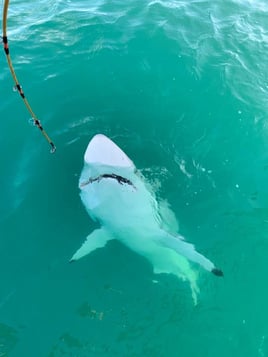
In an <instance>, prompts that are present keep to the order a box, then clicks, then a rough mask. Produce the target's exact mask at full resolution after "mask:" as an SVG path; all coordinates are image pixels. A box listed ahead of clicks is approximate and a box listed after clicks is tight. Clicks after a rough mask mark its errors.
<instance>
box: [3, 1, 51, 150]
mask: <svg viewBox="0 0 268 357" xmlns="http://www.w3.org/2000/svg"><path fill="white" fill-rule="evenodd" d="M8 5H9V0H5V2H4V8H3V37H2V39H3V46H4V51H5V54H6V58H7V63H8V67H9V69H10V73H11V75H12V77H13V80H14V82H15V86H14V89H15V90H16V91H17V92H18V93H19V94H20V96H21V98H22V100H23V102H24V104H25V106H26V108H27V110H28V112H29V113H30V114H31V118H32V122H33V124H34V125H35V126H36V127H37V128H38V129H39V130H40V131H41V133H42V134H43V136H44V137H45V139H46V140H47V142H48V143H49V145H50V146H51V150H50V152H51V153H54V152H55V151H56V146H55V145H54V143H53V142H52V140H51V139H50V137H49V136H48V134H47V133H46V131H45V130H44V128H43V126H42V124H41V122H40V120H39V119H38V118H37V116H36V115H35V114H34V112H33V110H32V108H31V106H30V104H29V102H28V100H27V99H26V97H25V94H24V92H23V90H22V87H21V85H20V84H19V81H18V79H17V76H16V73H15V70H14V68H13V65H12V61H11V58H10V53H9V46H8V39H7V12H8Z"/></svg>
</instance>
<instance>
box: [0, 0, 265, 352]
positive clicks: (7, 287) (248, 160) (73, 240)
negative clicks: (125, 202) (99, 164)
mask: <svg viewBox="0 0 268 357" xmlns="http://www.w3.org/2000/svg"><path fill="white" fill-rule="evenodd" d="M267 13H268V5H267V2H266V1H264V0H255V1H253V0H244V1H241V0H236V1H230V0H229V1H205V0H204V1H202V0H200V1H190V0H189V1H178V0H174V1H166V2H165V1H144V2H141V1H114V2H110V1H105V0H96V1H94V2H90V1H73V0H69V1H61V0H56V1H51V0H47V1H44V0H42V1H39V2H34V3H33V2H30V3H27V2H26V1H25V0H15V1H13V2H11V4H10V8H9V17H8V35H9V43H10V50H11V56H12V60H13V64H14V67H15V70H16V72H17V75H18V78H19V81H20V83H21V84H22V86H23V89H24V91H25V94H26V96H27V98H28V99H29V102H30V104H31V106H32V107H33V110H34V111H35V113H36V114H37V116H38V117H39V119H40V120H41V121H42V123H43V125H44V127H45V129H46V130H47V132H48V133H49V135H50V136H51V137H52V139H53V141H54V142H55V144H56V146H57V153H56V154H55V155H50V154H49V146H48V145H47V143H46V142H45V140H44V139H43V137H42V136H41V134H40V133H39V131H38V130H37V129H36V128H33V127H31V126H30V125H29V124H28V119H29V116H28V114H27V112H26V109H25V107H24V105H23V103H22V101H21V99H20V98H19V96H18V95H17V94H13V93H12V85H13V82H12V79H11V76H10V73H9V70H8V67H7V64H6V59H5V56H4V52H3V53H2V56H1V58H0V61H1V62H0V63H1V68H2V70H1V74H0V83H1V85H0V97H1V102H0V118H1V121H0V133H1V134H0V135H1V141H0V149H1V177H0V184H1V186H0V187H1V200H0V231H1V233H0V246H1V250H0V276H1V284H0V356H1V357H2V356H11V357H17V356H18V357H21V356H27V357H43V356H46V357H58V356H77V357H84V356H95V355H96V356H112V357H113V356H122V357H130V356H131V357H134V356H135V357H136V356H153V357H158V356H159V357H160V356H161V357H166V356H170V357H177V356H183V357H190V356H191V357H192V356H199V357H212V356H213V357H214V356H218V357H226V356H228V357H229V356H243V357H266V356H268V323H267V314H268V308H267V301H268V288H267V252H268V188H267V177H268V154H267V152H268V124H267V123H268V121H267V110H268V59H267V58H268V56H267V54H268V22H267ZM100 132H101V133H103V134H105V135H107V136H109V137H110V138H111V139H112V140H114V141H115V142H116V143H117V144H118V145H119V146H120V147H121V148H122V149H123V150H124V151H125V152H126V153H127V154H128V155H129V156H130V157H131V159H132V160H133V161H134V162H135V164H136V166H137V167H138V168H139V169H140V170H141V171H142V173H143V175H144V176H145V177H146V179H147V180H148V181H149V182H150V183H151V185H152V186H153V187H154V189H155V192H156V196H157V197H158V198H159V199H167V200H168V202H169V203H170V205H171V208H172V210H173V211H174V213H175V215H176V217H177V219H178V221H179V226H180V233H181V234H183V235H184V236H185V237H186V239H187V240H188V241H190V242H192V243H194V244H195V246H196V247H197V249H198V250H199V251H200V252H202V253H203V254H205V255H206V256H208V257H209V258H211V259H212V260H213V261H214V262H215V263H216V264H217V265H218V266H219V267H221V268H222V269H223V271H224V274H225V276H224V278H223V279H218V278H216V277H214V276H212V275H211V274H209V273H207V272H206V271H203V270H201V269H199V268H198V267H195V269H196V270H197V271H198V272H199V280H198V285H199V288H200V294H199V296H198V304H197V305H196V306H195V305H194V304H193V300H192V297H191V292H190V289H189V285H188V284H187V283H184V282H182V281H181V280H179V279H177V278H176V277H174V276H172V275H158V276H156V275H154V274H153V272H152V267H151V266H150V264H149V263H148V262H147V261H146V260H145V259H144V258H142V257H141V256H139V255H137V254H135V253H134V252H132V251H130V250H129V249H127V248H126V247H124V246H122V245H121V244H120V243H118V242H111V243H110V244H109V245H108V246H107V247H106V248H105V249H102V250H98V251H96V252H94V253H92V254H91V255H90V256H88V257H86V258H84V259H82V260H81V261H79V262H77V263H76V264H69V263H68V260H69V259H70V257H71V256H72V255H73V253H74V252H75V251H76V250H77V249H78V247H79V246H80V245H81V243H82V242H83V240H84V238H85V237H86V236H87V235H88V234H89V232H91V231H92V230H93V229H94V228H95V224H94V223H93V222H92V221H91V220H90V218H89V217H88V215H87V213H86V211H85V209H84V207H83V206H82V203H81V202H80V198H79V190H78V178H79V175H80V172H81V169H82V165H83V154H84V151H85V148H86V146H87V144H88V141H89V140H90V139H91V138H92V136H93V135H94V134H96V133H100ZM156 280H157V281H158V283H156Z"/></svg>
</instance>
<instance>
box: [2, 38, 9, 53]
mask: <svg viewBox="0 0 268 357" xmlns="http://www.w3.org/2000/svg"><path fill="white" fill-rule="evenodd" d="M2 39H3V45H4V51H5V53H6V55H8V54H9V48H8V40H7V36H3V37H2Z"/></svg>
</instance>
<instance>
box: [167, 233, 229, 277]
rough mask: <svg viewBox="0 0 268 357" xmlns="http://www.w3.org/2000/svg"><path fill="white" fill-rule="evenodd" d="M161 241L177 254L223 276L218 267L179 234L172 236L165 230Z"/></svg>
mask: <svg viewBox="0 0 268 357" xmlns="http://www.w3.org/2000/svg"><path fill="white" fill-rule="evenodd" d="M161 242H162V244H163V245H164V246H166V247H167V248H170V249H173V250H175V251H176V252H177V253H178V254H180V255H182V256H184V257H185V258H187V259H189V260H191V261H192V262H195V263H197V264H199V265H201V266H202V267H203V268H204V269H206V270H208V271H210V272H211V273H213V274H214V275H216V276H223V272H222V271H221V270H220V269H218V268H216V267H215V265H214V264H213V263H212V262H211V261H210V260H209V259H207V258H206V257H205V256H204V255H202V254H200V253H198V252H197V251H196V250H195V247H194V245H193V244H191V243H187V242H186V241H185V240H183V239H182V238H180V236H172V235H171V234H169V233H167V232H165V235H164V236H163V237H162V239H161Z"/></svg>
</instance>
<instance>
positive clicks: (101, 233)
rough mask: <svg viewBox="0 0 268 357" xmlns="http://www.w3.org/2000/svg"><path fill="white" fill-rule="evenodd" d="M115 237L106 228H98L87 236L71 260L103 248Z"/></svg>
mask: <svg viewBox="0 0 268 357" xmlns="http://www.w3.org/2000/svg"><path fill="white" fill-rule="evenodd" d="M112 239H113V237H112V236H111V235H110V234H109V233H108V232H107V231H106V229H104V228H100V229H96V230H95V231H93V232H92V233H91V234H90V235H88V236H87V239H86V241H85V242H84V243H83V244H82V246H81V247H80V248H79V249H78V251H77V252H76V253H75V254H74V255H73V256H72V258H71V259H70V262H73V261H75V260H78V259H80V258H82V257H84V256H85V255H87V254H89V253H91V252H93V251H94V250H95V249H98V248H102V247H104V246H105V244H106V243H107V242H108V241H109V240H112Z"/></svg>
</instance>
